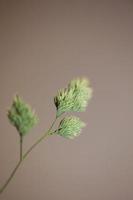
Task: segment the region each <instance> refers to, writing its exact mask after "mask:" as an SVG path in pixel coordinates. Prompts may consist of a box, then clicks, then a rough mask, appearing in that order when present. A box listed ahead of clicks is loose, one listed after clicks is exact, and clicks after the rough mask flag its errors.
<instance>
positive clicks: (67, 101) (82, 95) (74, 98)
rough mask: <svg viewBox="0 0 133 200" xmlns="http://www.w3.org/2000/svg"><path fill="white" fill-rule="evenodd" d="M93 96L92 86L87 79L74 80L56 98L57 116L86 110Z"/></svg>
mask: <svg viewBox="0 0 133 200" xmlns="http://www.w3.org/2000/svg"><path fill="white" fill-rule="evenodd" d="M91 97H92V88H91V86H90V83H89V81H88V80H87V79H85V78H82V79H79V78H77V79H74V80H72V81H71V82H70V83H69V84H68V87H67V88H64V89H62V90H60V91H59V92H58V94H57V95H56V96H55V98H54V103H55V105H56V108H57V116H59V115H61V114H62V113H64V112H75V111H76V112H82V111H85V109H86V107H87V105H88V102H89V100H90V99H91Z"/></svg>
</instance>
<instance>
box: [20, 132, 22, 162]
mask: <svg viewBox="0 0 133 200" xmlns="http://www.w3.org/2000/svg"><path fill="white" fill-rule="evenodd" d="M22 158H23V136H22V135H20V161H21V160H22Z"/></svg>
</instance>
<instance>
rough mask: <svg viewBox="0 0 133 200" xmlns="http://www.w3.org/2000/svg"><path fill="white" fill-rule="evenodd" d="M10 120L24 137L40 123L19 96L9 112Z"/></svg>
mask: <svg viewBox="0 0 133 200" xmlns="http://www.w3.org/2000/svg"><path fill="white" fill-rule="evenodd" d="M8 118H9V121H10V122H11V123H12V124H13V125H14V126H15V127H16V129H17V130H18V132H19V134H20V135H22V136H23V135H25V134H26V133H28V132H29V130H30V129H31V128H32V127H33V126H34V125H35V124H36V123H37V122H38V117H37V116H36V115H35V113H34V111H32V109H31V108H30V106H29V105H27V104H26V103H25V102H24V101H23V100H22V99H21V98H20V97H19V96H18V95H16V96H15V98H14V100H13V103H12V105H11V108H10V109H9V110H8Z"/></svg>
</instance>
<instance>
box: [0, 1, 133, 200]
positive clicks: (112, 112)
mask: <svg viewBox="0 0 133 200" xmlns="http://www.w3.org/2000/svg"><path fill="white" fill-rule="evenodd" d="M82 76H86V77H87V78H89V79H90V80H91V84H92V87H93V90H94V95H93V99H92V101H91V102H90V104H89V106H88V108H87V111H86V112H85V113H78V114H77V116H80V117H81V119H82V120H83V121H85V122H86V124H87V126H86V128H84V129H83V131H82V134H81V135H80V136H79V137H78V138H76V139H75V140H67V139H64V138H61V137H59V136H53V137H51V138H49V139H48V140H47V141H44V142H42V143H41V144H40V145H39V146H38V147H37V148H36V149H35V150H34V151H33V153H32V154H31V155H30V156H29V157H28V158H27V159H26V160H25V162H24V163H23V166H22V167H21V168H20V169H19V171H18V172H17V174H16V176H15V178H14V179H13V181H12V182H11V183H10V185H9V187H8V188H7V189H6V190H5V192H4V193H3V194H2V195H1V196H0V200H24V199H25V200H29V199H32V200H132V199H133V130H132V129H133V128H132V127H133V1H130V0H125V1H123V0H121V1H118V0H115V1H103V0H102V1H89V0H88V1H87V0H86V1H85V0H80V1H78V0H75V1H73V0H71V1H70V0H68V1H67V0H66V1H64V0H62V1H57V0H55V1H54V0H53V1H51V0H49V1H45V0H44V1H43V0H42V1H40V0H38V1H37V0H36V1H35V0H18V1H17V0H16V1H15V0H0V186H2V184H3V183H4V182H5V180H6V179H7V178H8V176H9V174H10V172H11V171H12V169H13V168H14V166H15V164H16V162H17V161H18V159H19V136H18V133H17V131H16V129H15V128H14V127H13V126H12V125H10V123H9V121H8V119H7V116H6V114H7V110H8V108H9V107H10V105H11V102H12V98H13V96H14V95H15V94H16V93H18V94H20V95H21V96H22V97H23V99H24V100H25V101H26V102H27V103H29V104H30V105H31V106H32V107H33V108H35V110H36V113H37V114H38V116H39V118H40V121H39V124H38V125H37V126H36V127H35V128H34V129H32V131H30V133H29V135H27V136H26V137H25V140H24V148H25V150H26V149H27V148H28V147H29V145H31V144H32V143H33V142H34V141H35V140H36V139H37V138H38V137H39V136H41V133H42V132H43V131H44V130H47V128H48V127H49V126H50V123H51V121H52V120H53V118H54V116H55V106H54V103H53V97H54V95H55V94H56V93H57V91H58V89H60V88H63V87H65V86H66V85H67V83H68V82H69V81H70V80H71V79H73V78H75V77H82Z"/></svg>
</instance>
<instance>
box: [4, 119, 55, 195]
mask: <svg viewBox="0 0 133 200" xmlns="http://www.w3.org/2000/svg"><path fill="white" fill-rule="evenodd" d="M57 118H58V117H56V118H55V120H54V121H53V123H52V125H51V126H50V128H49V129H48V131H47V132H46V133H45V134H44V135H43V136H41V137H40V138H39V139H38V140H37V141H36V142H35V143H34V144H33V145H32V146H31V147H30V148H29V149H28V150H27V152H26V153H25V154H24V155H22V143H23V139H22V138H21V140H20V141H21V142H20V161H19V162H18V163H17V165H16V167H15V168H14V170H13V171H12V173H11V174H10V176H9V178H8V179H7V181H6V182H5V184H4V185H3V186H2V187H1V188H0V194H1V193H2V192H3V191H4V190H5V188H6V187H7V185H8V184H9V183H10V181H11V180H12V178H13V177H14V175H15V173H16V172H17V170H18V169H19V167H20V166H21V164H22V162H23V161H24V159H25V158H26V157H27V156H28V154H29V153H30V152H31V151H32V150H33V149H34V148H35V147H36V146H37V145H38V144H39V143H40V142H41V141H42V140H43V139H44V138H46V137H47V136H50V135H52V133H54V132H55V131H54V132H51V129H52V128H53V126H54V124H55V122H56V120H57Z"/></svg>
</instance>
